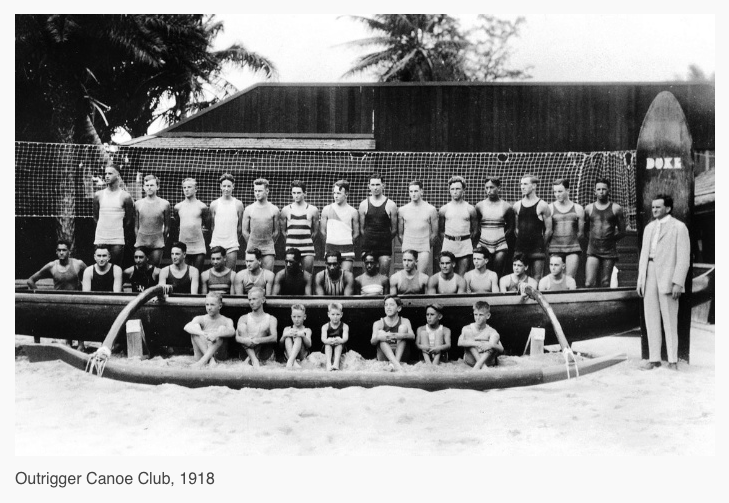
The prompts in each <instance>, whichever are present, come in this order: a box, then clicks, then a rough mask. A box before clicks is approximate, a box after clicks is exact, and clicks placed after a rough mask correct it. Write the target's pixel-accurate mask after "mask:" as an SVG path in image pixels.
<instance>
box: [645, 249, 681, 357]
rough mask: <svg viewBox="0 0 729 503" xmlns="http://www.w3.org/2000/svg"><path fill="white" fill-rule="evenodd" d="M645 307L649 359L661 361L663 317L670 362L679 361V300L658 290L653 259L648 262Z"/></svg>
mask: <svg viewBox="0 0 729 503" xmlns="http://www.w3.org/2000/svg"><path fill="white" fill-rule="evenodd" d="M643 307H644V309H645V326H646V330H647V332H648V354H649V358H648V359H649V361H651V362H659V361H661V345H662V341H661V318H662V319H663V328H664V329H665V331H666V352H667V354H668V362H669V363H676V362H678V300H674V299H673V297H672V296H671V294H670V293H669V294H663V293H660V292H659V291H658V282H657V281H656V266H655V263H654V262H653V261H652V260H651V261H649V262H648V271H647V274H646V281H645V297H644V299H643Z"/></svg>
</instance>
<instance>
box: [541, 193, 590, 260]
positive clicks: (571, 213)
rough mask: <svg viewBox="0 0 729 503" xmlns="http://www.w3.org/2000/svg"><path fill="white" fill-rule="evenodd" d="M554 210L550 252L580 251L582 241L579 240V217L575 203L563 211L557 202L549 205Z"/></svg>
mask: <svg viewBox="0 0 729 503" xmlns="http://www.w3.org/2000/svg"><path fill="white" fill-rule="evenodd" d="M549 206H550V209H551V210H552V229H553V232H552V240H551V241H550V242H549V253H580V251H582V250H581V248H580V243H579V241H578V240H577V231H578V229H579V226H578V222H579V217H578V216H577V211H576V210H575V204H574V203H572V207H571V208H570V209H569V210H567V211H565V212H562V211H560V210H559V208H558V207H557V205H556V204H554V203H552V204H550V205H549Z"/></svg>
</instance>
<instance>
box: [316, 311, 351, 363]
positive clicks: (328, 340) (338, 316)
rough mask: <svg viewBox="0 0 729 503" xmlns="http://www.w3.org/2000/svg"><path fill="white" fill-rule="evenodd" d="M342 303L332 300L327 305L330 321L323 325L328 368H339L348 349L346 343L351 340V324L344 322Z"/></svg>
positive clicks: (324, 348)
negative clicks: (343, 354)
mask: <svg viewBox="0 0 729 503" xmlns="http://www.w3.org/2000/svg"><path fill="white" fill-rule="evenodd" d="M342 313H343V311H342V304H340V303H339V302H332V303H331V304H329V306H327V316H329V323H326V324H325V325H324V326H322V327H321V343H322V345H323V346H324V347H323V349H322V351H324V355H325V356H326V359H327V370H339V362H340V360H341V358H342V353H344V352H345V351H346V350H347V346H345V344H346V343H347V341H348V340H349V326H348V325H347V324H346V323H342Z"/></svg>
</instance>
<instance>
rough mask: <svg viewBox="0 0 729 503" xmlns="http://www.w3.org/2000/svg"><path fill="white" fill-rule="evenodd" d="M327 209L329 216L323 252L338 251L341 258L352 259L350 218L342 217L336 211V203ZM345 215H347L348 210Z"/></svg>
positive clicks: (352, 246) (352, 245) (352, 244)
mask: <svg viewBox="0 0 729 503" xmlns="http://www.w3.org/2000/svg"><path fill="white" fill-rule="evenodd" d="M345 208H346V207H345ZM329 209H330V210H331V211H329V218H328V219H327V242H326V244H325V246H324V248H325V252H328V251H338V252H339V253H340V254H341V255H342V258H343V259H348V260H352V259H354V243H353V241H352V220H351V218H342V216H341V215H340V214H339V213H338V212H337V205H336V204H332V205H331V206H329ZM347 209H349V208H347ZM350 211H352V210H350ZM347 215H349V212H348V213H347Z"/></svg>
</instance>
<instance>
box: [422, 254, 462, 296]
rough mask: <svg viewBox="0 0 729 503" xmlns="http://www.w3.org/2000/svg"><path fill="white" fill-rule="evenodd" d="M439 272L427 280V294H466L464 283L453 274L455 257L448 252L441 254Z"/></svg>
mask: <svg viewBox="0 0 729 503" xmlns="http://www.w3.org/2000/svg"><path fill="white" fill-rule="evenodd" d="M438 263H439V264H440V272H439V273H436V274H433V275H432V276H431V277H430V278H428V294H431V295H432V294H436V293H440V294H450V295H453V294H458V293H466V281H465V280H464V279H463V278H462V277H461V276H459V275H458V274H456V273H455V272H453V267H454V265H455V263H456V257H455V255H453V254H452V253H451V252H449V251H445V252H441V254H440V257H439V259H438Z"/></svg>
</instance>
